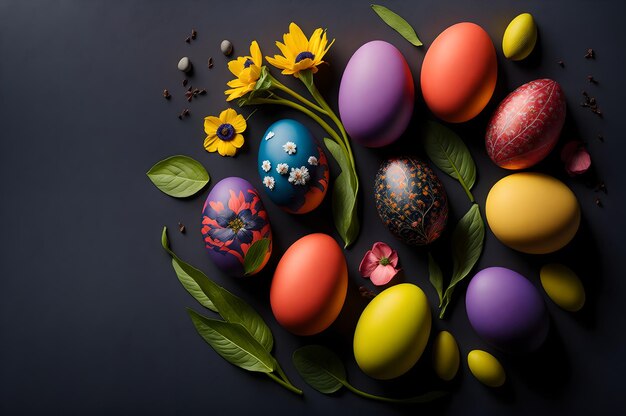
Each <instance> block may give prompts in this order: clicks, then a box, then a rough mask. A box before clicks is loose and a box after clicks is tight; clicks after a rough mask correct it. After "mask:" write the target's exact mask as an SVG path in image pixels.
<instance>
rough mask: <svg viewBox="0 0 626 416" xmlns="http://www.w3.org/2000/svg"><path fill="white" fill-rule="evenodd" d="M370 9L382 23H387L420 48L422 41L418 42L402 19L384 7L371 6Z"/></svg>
mask: <svg viewBox="0 0 626 416" xmlns="http://www.w3.org/2000/svg"><path fill="white" fill-rule="evenodd" d="M372 9H373V10H374V12H376V14H377V15H378V16H379V17H380V18H381V19H383V22H385V23H387V24H388V25H389V26H390V27H391V28H392V29H394V30H395V31H396V32H398V33H399V34H401V35H402V37H403V38H404V39H406V40H408V41H409V42H411V44H413V45H415V46H422V41H421V40H419V38H418V37H417V34H416V33H415V30H413V28H412V27H411V25H410V24H409V23H408V22H407V21H406V20H404V19H403V18H402V17H400V16H399V15H397V14H396V13H394V12H392V11H391V10H389V9H388V8H386V7H385V6H379V5H377V4H372Z"/></svg>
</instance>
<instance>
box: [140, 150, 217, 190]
mask: <svg viewBox="0 0 626 416" xmlns="http://www.w3.org/2000/svg"><path fill="white" fill-rule="evenodd" d="M146 174H147V175H148V178H150V180H151V181H152V183H153V184H154V185H156V187H157V188H159V189H160V190H161V191H162V192H164V193H166V194H167V195H169V196H173V197H176V198H185V197H188V196H191V195H193V194H195V193H197V192H198V191H200V190H201V189H202V188H204V186H205V185H206V184H207V183H209V174H208V173H207V171H206V169H205V168H204V166H202V165H201V164H200V163H199V162H198V161H196V160H194V159H192V158H190V157H187V156H182V155H177V156H172V157H168V158H167V159H164V160H161V161H160V162H158V163H157V164H155V165H154V166H152V167H151V168H150V170H149V171H148V172H147V173H146Z"/></svg>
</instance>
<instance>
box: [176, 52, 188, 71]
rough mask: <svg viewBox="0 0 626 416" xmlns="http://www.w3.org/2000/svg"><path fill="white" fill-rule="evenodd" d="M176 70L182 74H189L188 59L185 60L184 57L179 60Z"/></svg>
mask: <svg viewBox="0 0 626 416" xmlns="http://www.w3.org/2000/svg"><path fill="white" fill-rule="evenodd" d="M178 69H180V70H181V71H183V72H189V70H190V69H191V61H190V60H189V58H187V57H186V56H183V57H182V58H180V61H178Z"/></svg>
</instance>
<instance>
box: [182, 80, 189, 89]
mask: <svg viewBox="0 0 626 416" xmlns="http://www.w3.org/2000/svg"><path fill="white" fill-rule="evenodd" d="M188 82H189V80H188V79H187V78H185V79H184V80H183V87H186V86H187V83H188Z"/></svg>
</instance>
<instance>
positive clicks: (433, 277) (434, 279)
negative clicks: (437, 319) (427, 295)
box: [428, 253, 443, 306]
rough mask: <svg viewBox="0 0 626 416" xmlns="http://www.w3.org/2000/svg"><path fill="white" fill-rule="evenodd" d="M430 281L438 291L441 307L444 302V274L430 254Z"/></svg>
mask: <svg viewBox="0 0 626 416" xmlns="http://www.w3.org/2000/svg"><path fill="white" fill-rule="evenodd" d="M428 279H429V280H430V283H432V285H433V287H434V288H435V290H436V291H437V295H438V296H439V306H441V302H442V301H443V273H442V272H441V268H440V267H439V265H438V264H437V262H436V261H435V259H434V258H433V256H432V254H430V253H428Z"/></svg>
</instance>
